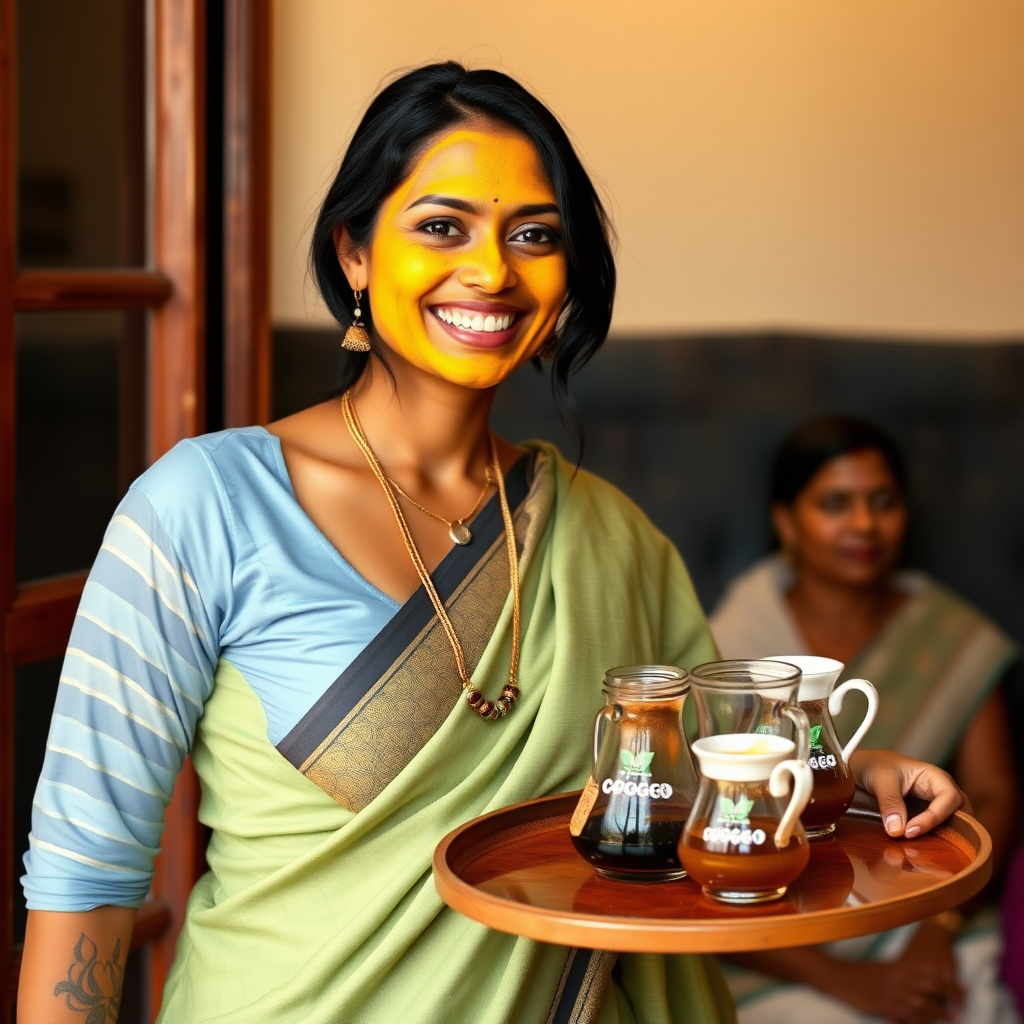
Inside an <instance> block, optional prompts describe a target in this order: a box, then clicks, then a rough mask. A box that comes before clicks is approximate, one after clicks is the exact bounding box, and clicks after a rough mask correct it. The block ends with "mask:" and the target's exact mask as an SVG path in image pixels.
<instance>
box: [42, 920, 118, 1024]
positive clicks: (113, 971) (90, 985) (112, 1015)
mask: <svg viewBox="0 0 1024 1024" xmlns="http://www.w3.org/2000/svg"><path fill="white" fill-rule="evenodd" d="M120 956H121V940H120V939H118V940H117V941H116V942H115V943H114V956H113V959H111V960H107V961H106V962H105V963H103V962H100V960H99V958H98V950H97V949H96V943H95V942H93V941H92V939H90V938H89V937H88V936H87V935H86V934H85V932H82V934H81V935H80V936H79V939H78V942H76V943H75V962H74V963H73V964H72V965H71V966H70V967H69V968H68V980H67V981H61V982H58V983H57V987H56V988H55V989H54V990H53V994H54V995H55V996H64V1001H65V1003H66V1004H67V1008H68V1009H69V1010H73V1011H74V1012H75V1013H84V1014H85V1015H86V1016H85V1022H84V1024H116V1022H117V1015H118V1013H119V1011H120V1009H121V990H122V988H123V987H124V964H119V963H118V962H117V961H118V959H119V958H120Z"/></svg>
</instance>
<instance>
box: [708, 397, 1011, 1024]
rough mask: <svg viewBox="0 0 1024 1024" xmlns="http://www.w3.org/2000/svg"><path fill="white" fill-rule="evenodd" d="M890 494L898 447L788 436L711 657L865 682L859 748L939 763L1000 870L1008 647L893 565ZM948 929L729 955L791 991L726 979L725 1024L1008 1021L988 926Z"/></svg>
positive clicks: (809, 433)
mask: <svg viewBox="0 0 1024 1024" xmlns="http://www.w3.org/2000/svg"><path fill="white" fill-rule="evenodd" d="M905 487H906V471H905V468H904V463H903V458H902V456H901V454H900V452H899V450H898V449H897V447H896V445H895V444H894V442H893V441H892V440H891V439H890V438H889V437H888V436H887V435H885V434H884V433H883V432H882V431H880V430H879V429H878V428H876V427H874V426H872V425H871V424H870V423H866V422H864V421H862V420H858V419H853V418H847V417H830V418H825V419H819V420H815V421H813V422H811V423H808V424H806V425H805V426H803V427H801V428H799V429H798V430H797V431H796V432H795V433H793V434H792V435H790V437H789V438H788V439H787V440H786V441H785V442H784V443H783V445H782V447H781V449H780V450H779V452H778V454H777V456H776V459H775V464H774V467H773V471H772V479H771V492H770V498H771V515H772V524H773V526H774V528H775V532H776V534H777V536H778V539H779V541H780V543H781V547H782V552H781V554H776V555H772V556H770V557H769V558H766V559H764V560H763V561H761V562H759V563H757V564H756V565H755V566H753V568H751V569H750V570H749V571H748V572H746V573H745V574H744V575H742V576H741V577H739V578H738V579H737V580H735V581H734V582H733V583H732V585H731V586H730V587H729V589H728V591H727V592H726V595H725V597H724V599H723V600H722V602H721V605H720V606H719V608H718V609H717V610H716V612H715V614H714V615H713V616H712V617H711V629H712V632H713V634H714V637H715V640H716V642H717V643H718V646H719V649H720V651H721V654H722V656H723V657H727V658H737V657H758V656H763V655H768V654H817V655H822V656H824V657H829V658H835V659H837V660H838V661H842V662H844V663H845V664H846V666H847V667H846V671H845V672H844V673H843V676H842V677H841V678H853V677H863V678H866V679H870V680H871V681H872V682H873V683H874V684H875V686H876V687H877V689H878V692H879V696H880V698H881V699H880V707H879V711H878V716H877V718H876V720H875V723H874V725H873V726H872V728H871V730H870V731H869V732H868V734H867V737H866V738H865V740H864V744H865V746H867V747H886V748H889V749H892V750H896V751H899V752H900V753H902V754H906V755H910V756H913V757H919V758H922V759H925V760H928V761H932V762H934V763H936V764H940V765H944V766H945V767H947V768H948V770H950V771H951V772H952V774H953V776H954V778H955V779H956V780H957V782H958V783H959V784H960V786H961V788H962V789H963V790H964V791H965V792H966V794H967V795H968V797H969V798H970V800H971V802H972V804H973V807H974V814H975V815H976V816H977V818H978V820H979V821H981V823H982V824H983V825H984V826H985V828H987V829H988V831H989V833H990V834H991V836H992V846H993V859H994V867H995V871H996V873H997V874H998V873H999V871H1000V868H1001V867H1002V866H1003V864H1004V862H1005V860H1006V858H1007V856H1008V854H1009V852H1010V849H1011V846H1012V843H1013V838H1014V835H1013V833H1014V828H1015V822H1016V816H1017V792H1016V783H1015V776H1014V766H1013V758H1012V751H1011V745H1010V737H1009V733H1008V729H1007V725H1006V711H1005V703H1004V695H1003V692H1002V688H1001V687H1000V685H999V684H1000V682H1001V681H1002V680H1003V679H1004V678H1005V677H1006V675H1007V673H1008V672H1009V670H1010V669H1011V668H1012V667H1013V666H1014V665H1015V663H1016V662H1017V661H1018V659H1019V652H1018V650H1017V647H1016V646H1015V644H1014V643H1013V641H1011V640H1010V639H1009V638H1008V637H1007V636H1006V635H1005V634H1004V633H1002V632H1001V631H1000V630H999V629H998V628H997V627H996V626H995V625H993V624H992V623H991V622H989V621H988V620H987V619H986V618H985V617H984V616H983V615H981V614H980V613H979V612H978V611H977V609H975V608H973V607H972V606H971V605H969V604H968V603H967V602H966V601H964V600H963V599H962V598H960V597H958V596H957V595H956V594H954V593H952V592H951V591H950V590H948V589H946V588H945V587H943V586H942V585H941V584H939V583H937V582H935V581H934V580H932V579H930V578H929V577H928V576H926V575H924V574H923V573H920V572H910V571H905V570H899V569H897V565H898V562H899V557H900V549H901V546H902V543H903V538H904V534H905V532H906V524H907V508H906V500H905ZM856 703H857V702H856V701H855V700H851V701H848V702H847V707H846V708H845V709H844V715H840V716H839V717H838V718H837V725H838V730H839V733H840V735H841V736H843V735H845V736H846V737H848V736H849V735H850V733H851V732H852V728H851V727H850V725H849V724H847V723H851V720H852V721H856V720H859V716H860V715H861V714H862V713H863V712H862V710H861V708H859V707H856V706H854V705H856ZM846 715H849V716H850V718H848V719H847V720H846V723H844V718H845V716H846ZM844 724H846V727H845V728H844ZM962 925H963V922H962V918H961V915H955V914H944V915H940V916H939V918H938V919H935V920H931V921H925V922H923V923H922V924H921V925H919V926H914V927H913V928H910V929H900V930H899V931H898V932H893V933H889V934H887V935H885V936H883V937H880V936H868V937H866V938H865V939H864V940H863V941H861V940H856V941H855V942H852V943H843V944H834V946H829V947H827V948H820V949H800V950H795V949H790V950H780V951H778V952H772V953H759V954H754V955H751V956H749V957H741V958H737V962H740V963H742V965H743V966H744V967H747V968H754V969H755V970H757V971H760V972H763V973H764V974H770V975H772V976H774V977H775V978H777V979H781V980H782V981H786V982H790V983H798V985H799V987H796V986H794V985H789V986H786V987H785V988H780V987H779V986H778V985H777V984H770V983H769V979H767V978H764V977H763V976H762V977H760V978H755V977H753V976H751V975H750V973H749V972H734V973H733V975H732V979H731V984H732V985H733V987H734V994H735V995H736V996H737V998H738V1001H739V1004H740V1005H739V1017H740V1021H741V1022H742V1024H753V1022H758V1024H760V1022H768V1021H773V1020H776V1019H779V1020H783V1019H784V1020H786V1021H787V1022H788V1024H802V1022H803V1021H805V1020H806V1021H812V1020H813V1021H815V1024H817V1022H820V1021H829V1022H836V1021H860V1020H864V1019H865V1017H874V1016H878V1017H883V1018H885V1019H886V1020H895V1021H901V1022H904V1021H905V1022H914V1024H916V1022H919V1021H920V1022H924V1021H933V1020H947V1019H954V1018H957V1017H958V1016H959V1013H958V1011H959V1010H960V1008H961V1006H962V1007H963V1011H964V1015H963V1019H964V1020H967V1021H970V1022H971V1024H983V1022H987V1021H1010V1020H1016V1019H1017V1017H1016V1015H1015V1014H1014V1013H1013V1011H1012V1010H1009V1009H1008V1006H1009V1004H1008V1002H1006V1000H1005V995H1004V993H1003V992H1002V991H1001V990H1000V989H999V988H998V986H997V983H996V981H995V976H996V973H997V966H998V965H997V960H998V954H999V944H998V940H997V939H996V937H995V932H994V929H989V930H988V931H987V932H986V933H985V934H984V935H979V933H978V932H976V931H974V930H973V929H972V936H970V938H971V940H972V941H968V939H969V936H968V935H967V934H966V933H965V934H964V936H963V938H962V939H959V940H958V934H959V933H960V931H961V930H962ZM851 957H852V958H854V959H853V960H851V959H850V958H851ZM869 957H870V959H869ZM965 990H969V991H967V992H966V995H965ZM965 999H966V1000H967V1002H966V1003H964V1000H965ZM1004 1006H1005V1009H1004Z"/></svg>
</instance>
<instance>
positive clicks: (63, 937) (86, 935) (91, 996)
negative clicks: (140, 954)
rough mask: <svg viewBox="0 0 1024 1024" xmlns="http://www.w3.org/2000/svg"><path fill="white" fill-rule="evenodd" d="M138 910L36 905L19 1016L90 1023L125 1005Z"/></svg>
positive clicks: (110, 1023) (107, 1021) (49, 1022)
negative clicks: (127, 967)
mask: <svg viewBox="0 0 1024 1024" xmlns="http://www.w3.org/2000/svg"><path fill="white" fill-rule="evenodd" d="M134 926H135V910H134V909H133V908H129V907H97V908H96V909H95V910H88V911H85V912H82V913H58V912H56V911H46V910H30V911H29V914H28V925H27V927H26V930H25V953H24V956H23V958H22V961H21V978H20V981H19V984H18V1020H24V1021H32V1024H85V1021H86V1020H89V1021H93V1020H96V1019H97V1018H98V1012H97V1008H98V1007H102V1008H103V1009H104V1010H105V1011H106V1016H105V1017H103V1018H101V1019H102V1020H103V1021H104V1024H115V1022H116V1021H117V1015H118V1012H119V1010H120V1008H121V995H122V991H123V986H124V965H125V961H126V960H127V958H128V947H129V945H130V944H131V938H132V929H133V928H134Z"/></svg>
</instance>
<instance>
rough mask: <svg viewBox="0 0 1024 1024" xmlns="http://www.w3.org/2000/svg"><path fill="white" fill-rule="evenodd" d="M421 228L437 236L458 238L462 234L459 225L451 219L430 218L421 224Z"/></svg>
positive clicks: (426, 232)
mask: <svg viewBox="0 0 1024 1024" xmlns="http://www.w3.org/2000/svg"><path fill="white" fill-rule="evenodd" d="M420 230H421V231H422V232H424V233H425V234H428V235H433V236H434V237H435V238H457V237H459V236H460V235H461V234H462V232H461V231H460V230H459V225H458V224H456V223H455V222H454V221H450V220H428V221H426V222H424V223H423V224H421V225H420Z"/></svg>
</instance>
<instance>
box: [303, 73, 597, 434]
mask: <svg viewBox="0 0 1024 1024" xmlns="http://www.w3.org/2000/svg"><path fill="white" fill-rule="evenodd" d="M475 118H486V119H487V120H490V121H494V122H497V123H500V124H503V125H507V126H508V127H510V128H512V129H514V130H515V131H518V132H520V133H521V134H523V135H525V136H526V137H527V138H528V139H529V140H530V141H531V142H532V143H533V145H534V146H535V147H536V149H537V152H538V153H539V155H540V158H541V161H542V162H543V164H544V167H545V169H546V170H547V173H548V177H549V178H550V180H551V185H552V187H553V189H554V192H555V199H556V201H557V203H558V209H559V212H560V213H561V220H562V239H563V244H564V247H565V254H566V262H567V271H568V274H567V290H566V300H565V306H564V307H563V310H562V315H561V317H560V319H559V322H558V328H557V336H558V344H557V350H556V355H555V358H554V362H553V364H552V367H551V389H552V392H553V394H554V397H555V402H556V404H557V406H558V410H559V413H560V414H561V415H562V417H563V418H564V419H565V420H566V421H567V422H568V423H569V424H571V425H572V427H573V429H574V430H575V432H576V436H577V438H578V439H579V442H580V448H581V451H582V442H583V428H582V423H581V421H580V417H579V413H578V411H577V409H576V405H575V403H574V401H573V399H572V395H571V394H570V392H569V386H568V382H569V377H570V375H571V374H573V373H575V372H576V371H577V370H579V369H580V368H581V367H582V366H583V365H584V364H585V363H586V362H587V361H588V360H589V359H590V357H591V356H592V355H593V354H594V353H595V352H596V351H597V350H598V348H600V346H601V344H602V343H603V342H604V339H605V337H606V336H607V334H608V326H609V324H610V323H611V315H612V304H613V301H614V298H615V262H614V259H613V257H612V251H611V244H610V235H611V228H610V225H609V223H608V217H607V215H606V213H605V211H604V208H603V206H602V205H601V201H600V199H599V198H598V196H597V193H596V192H595V190H594V186H593V185H592V183H591V181H590V178H589V177H588V176H587V172H586V171H585V170H584V169H583V165H582V164H581V163H580V161H579V157H577V156H576V153H575V151H574V150H573V148H572V143H571V142H570V141H569V138H568V136H567V135H566V134H565V131H564V129H563V128H562V126H561V125H560V124H559V123H558V121H557V120H556V118H555V116H554V115H553V114H552V113H551V111H549V110H548V109H547V107H545V106H544V104H543V103H541V102H540V100H538V99H537V98H536V97H535V96H533V95H531V94H530V93H529V92H527V91H526V89H524V88H523V87H522V86H521V85H520V84H519V83H518V82H516V81H515V80H514V79H512V78H509V76H508V75H504V74H502V73H501V72H500V71H490V70H480V71H468V70H467V69H466V68H464V67H463V66H462V65H461V64H457V63H455V62H454V61H448V62H447V63H443V64H428V65H426V66H425V67H421V68H417V69H416V70H414V71H410V72H409V73H408V74H405V75H403V76H402V77H401V78H398V79H396V80H395V81H394V82H392V83H391V84H390V85H388V86H386V87H385V88H384V89H383V90H382V91H381V92H380V93H378V95H377V96H376V97H375V98H374V100H373V102H372V103H371V104H370V106H369V108H368V109H367V111H366V113H365V115H364V116H363V119H362V121H360V123H359V127H358V128H357V129H356V131H355V135H353V137H352V141H351V142H350V143H349V147H348V151H347V152H346V153H345V157H344V159H343V160H342V162H341V167H340V168H339V170H338V174H337V176H336V177H335V179H334V182H333V183H332V185H331V187H330V189H329V190H328V192H327V195H326V197H325V198H324V201H323V204H322V205H321V207H320V212H319V214H318V216H317V220H316V225H315V227H314V229H313V241H312V245H311V248H310V263H311V266H312V270H313V274H314V275H315V277H316V283H317V287H318V288H319V290H320V294H321V295H322V296H323V299H324V302H325V303H326V304H327V308H328V309H329V310H330V311H331V314H332V315H333V316H334V319H335V320H337V321H338V323H339V324H340V325H341V327H342V328H347V327H348V325H349V324H350V323H351V322H352V316H353V314H352V311H353V309H354V308H355V303H354V301H353V297H352V291H351V289H350V288H349V287H348V282H347V281H346V279H345V275H344V274H343V273H342V270H341V267H340V266H339V264H338V257H337V253H336V251H335V247H334V238H333V231H334V229H335V227H337V226H338V225H339V224H343V223H344V224H347V225H348V231H349V234H350V236H351V238H352V240H353V241H354V242H355V243H356V244H357V245H359V246H364V245H367V244H368V243H369V241H370V238H371V236H372V234H373V228H374V223H375V221H376V218H377V213H378V211H379V210H380V207H381V204H382V203H383V202H384V200H385V199H386V198H387V197H388V196H389V195H390V194H391V193H392V192H393V191H394V190H395V189H396V188H397V187H398V186H399V185H400V184H401V182H402V181H403V180H404V179H405V178H406V177H407V176H408V174H409V173H410V171H411V169H412V164H413V162H414V161H415V159H416V157H417V156H418V155H419V153H420V152H421V151H422V150H423V148H424V146H425V145H426V144H427V143H428V142H429V141H430V140H431V139H432V138H434V137H436V136H437V135H439V134H440V133H442V132H445V131H450V130H451V129H452V128H454V127H456V126H457V125H459V124H464V123H466V122H467V121H472V120H473V119H475ZM361 309H362V311H363V317H362V319H363V321H364V322H365V323H366V324H367V326H372V323H373V294H372V292H371V293H369V294H368V295H364V296H363V299H362V306H361ZM370 337H371V342H370V343H371V345H372V346H373V347H374V351H375V352H376V354H377V355H378V356H381V357H382V356H383V353H381V352H380V351H379V348H378V343H377V342H376V340H375V339H374V338H373V332H372V331H371V332H370ZM368 358H369V353H365V354H363V353H355V352H348V351H344V350H343V353H342V362H341V366H340V369H339V372H338V387H337V393H339V394H340V393H341V392H343V391H345V390H347V389H348V388H349V387H351V386H352V385H353V384H354V383H355V382H356V380H358V379H359V376H360V375H361V374H362V372H363V369H364V368H365V366H366V362H367V359H368ZM385 365H386V363H385Z"/></svg>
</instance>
